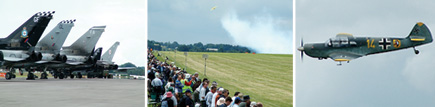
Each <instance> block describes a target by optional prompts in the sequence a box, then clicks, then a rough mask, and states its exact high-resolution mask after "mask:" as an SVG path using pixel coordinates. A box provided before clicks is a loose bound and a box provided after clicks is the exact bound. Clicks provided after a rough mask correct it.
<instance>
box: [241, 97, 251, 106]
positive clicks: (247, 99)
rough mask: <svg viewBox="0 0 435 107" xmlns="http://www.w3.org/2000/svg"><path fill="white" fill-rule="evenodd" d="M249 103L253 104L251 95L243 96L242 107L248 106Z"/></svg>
mask: <svg viewBox="0 0 435 107" xmlns="http://www.w3.org/2000/svg"><path fill="white" fill-rule="evenodd" d="M248 103H251V98H250V97H249V95H245V96H243V102H242V103H240V105H239V106H240V107H246V105H248Z"/></svg>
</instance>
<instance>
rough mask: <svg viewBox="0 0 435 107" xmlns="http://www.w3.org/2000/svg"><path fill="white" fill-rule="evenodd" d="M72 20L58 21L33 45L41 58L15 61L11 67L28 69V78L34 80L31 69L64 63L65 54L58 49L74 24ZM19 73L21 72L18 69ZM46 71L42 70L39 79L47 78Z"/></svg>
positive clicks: (39, 69)
mask: <svg viewBox="0 0 435 107" xmlns="http://www.w3.org/2000/svg"><path fill="white" fill-rule="evenodd" d="M74 22H75V19H74V20H63V21H61V22H59V23H58V24H57V25H56V26H55V27H54V28H53V29H52V30H51V31H50V32H49V33H48V34H47V35H45V37H44V38H42V39H41V40H40V41H39V42H38V43H37V44H36V46H35V51H36V52H40V53H41V54H42V59H41V60H40V61H36V62H23V63H15V64H13V65H12V67H13V68H25V69H26V71H29V74H28V75H27V79H28V80H34V79H35V78H34V77H35V76H34V75H33V73H32V72H31V71H32V70H38V71H43V70H44V69H43V68H45V65H46V64H50V63H64V62H66V60H67V57H66V55H60V49H61V48H62V45H63V44H64V43H65V39H66V37H67V36H68V34H69V32H70V31H71V29H72V27H73V26H74ZM20 74H21V75H22V74H23V72H22V70H20ZM47 76H48V75H47V73H46V72H45V71H43V73H42V74H41V79H47Z"/></svg>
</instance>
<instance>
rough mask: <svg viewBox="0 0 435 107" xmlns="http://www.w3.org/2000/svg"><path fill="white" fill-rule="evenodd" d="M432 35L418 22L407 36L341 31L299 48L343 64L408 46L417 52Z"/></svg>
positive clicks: (319, 57)
mask: <svg viewBox="0 0 435 107" xmlns="http://www.w3.org/2000/svg"><path fill="white" fill-rule="evenodd" d="M431 42H432V35H431V33H430V31H429V29H428V27H427V26H426V25H425V24H424V23H422V22H418V23H417V24H416V25H415V26H414V28H413V29H412V30H411V33H410V34H409V35H408V36H407V37H405V38H396V37H354V36H352V34H347V33H339V34H337V36H336V37H335V38H330V39H328V40H327V41H326V42H325V43H308V44H303V41H301V47H299V48H298V50H299V51H301V59H302V58H303V54H304V52H305V54H307V55H308V56H310V57H313V58H318V59H319V60H322V59H327V58H331V59H332V60H334V61H337V62H338V65H341V62H343V61H347V62H348V63H349V61H350V60H353V59H356V58H359V57H362V56H367V55H371V54H377V53H383V52H390V51H395V50H400V49H406V48H411V47H412V48H414V52H415V54H418V53H419V51H418V50H416V49H415V47H416V46H420V45H423V44H427V43H431Z"/></svg>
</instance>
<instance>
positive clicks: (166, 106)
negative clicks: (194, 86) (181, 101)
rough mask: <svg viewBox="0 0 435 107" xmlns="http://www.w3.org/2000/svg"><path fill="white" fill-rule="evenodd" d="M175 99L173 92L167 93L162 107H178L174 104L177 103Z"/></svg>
mask: <svg viewBox="0 0 435 107" xmlns="http://www.w3.org/2000/svg"><path fill="white" fill-rule="evenodd" d="M173 97H174V96H172V92H170V91H169V92H167V93H166V94H165V96H164V99H163V100H162V107H176V104H175V103H174V102H176V101H174V100H173V99H172V98H173Z"/></svg>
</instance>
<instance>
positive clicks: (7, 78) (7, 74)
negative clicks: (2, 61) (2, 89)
mask: <svg viewBox="0 0 435 107" xmlns="http://www.w3.org/2000/svg"><path fill="white" fill-rule="evenodd" d="M11 74H12V73H10V72H7V73H6V75H5V78H6V80H10V79H11V78H12V75H11Z"/></svg>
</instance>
